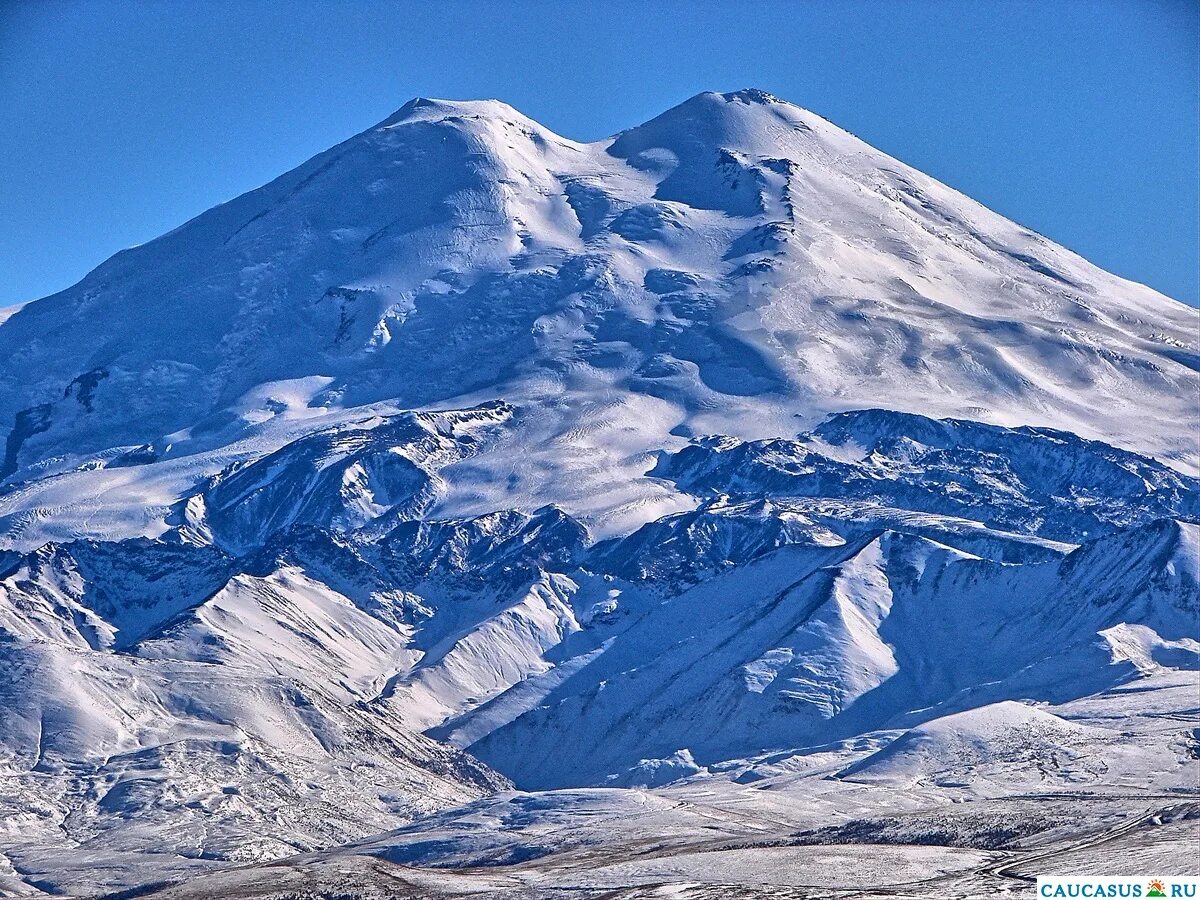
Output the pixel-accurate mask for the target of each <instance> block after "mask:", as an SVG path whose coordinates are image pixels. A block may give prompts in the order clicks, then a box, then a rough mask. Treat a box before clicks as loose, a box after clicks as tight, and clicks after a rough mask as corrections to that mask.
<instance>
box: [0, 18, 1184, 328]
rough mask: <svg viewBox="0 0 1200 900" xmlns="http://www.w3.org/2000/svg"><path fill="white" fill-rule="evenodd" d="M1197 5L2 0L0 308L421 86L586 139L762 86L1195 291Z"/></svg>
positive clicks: (254, 180)
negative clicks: (490, 101) (491, 101)
mask: <svg viewBox="0 0 1200 900" xmlns="http://www.w3.org/2000/svg"><path fill="white" fill-rule="evenodd" d="M1198 47H1200V4H1196V3H1195V2H1193V0H1179V2H1155V0H1089V2H1084V0H1069V2H1054V0H1042V2H1019V3H1015V2H1003V0H1000V2H962V3H951V2H935V0H927V2H921V3H918V2H903V0H894V2H886V3H885V2H882V0H879V2H861V3H854V2H824V3H819V4H811V5H810V4H800V3H784V2H775V3H770V2H760V3H740V2H736V3H735V2H727V3H708V2H700V0H696V2H688V3H684V2H662V0H659V2H652V0H647V2H644V3H626V2H603V3H583V2H579V3H576V2H556V3H549V2H546V3H536V2H528V3H520V4H518V3H516V2H512V3H506V2H491V3H488V2H465V3H464V2H453V0H450V2H446V0H442V2H438V3H434V2H428V3H412V4H408V3H386V2H370V3H368V2H349V0H345V2H340V3H335V2H307V3H306V2H301V0H289V2H266V0H261V2H256V0H234V2H222V0H204V2H192V0H187V2H184V0H178V2H165V0H145V2H138V3H131V2H127V0H111V2H83V0H77V2H55V0H28V2H18V0H0V160H2V161H3V162H2V165H3V177H2V178H0V307H3V306H6V305H9V304H11V303H15V302H19V301H23V300H29V299H33V298H35V297H39V296H42V295H44V294H48V293H52V292H54V291H56V290H60V289H62V288H64V287H67V286H69V285H70V284H72V283H74V282H75V281H77V280H78V279H79V278H80V277H82V276H83V275H84V274H85V273H86V272H87V271H88V270H89V269H91V268H93V267H94V266H95V265H96V264H98V263H100V262H101V261H102V260H104V259H105V258H107V257H108V256H109V255H111V254H112V253H114V252H115V251H117V250H119V249H121V248H122V247H125V246H128V245H131V244H135V243H141V242H143V241H146V240H148V239H150V238H152V237H155V236H156V235H158V234H161V233H162V232H164V231H167V230H169V229H171V228H173V227H175V226H176V225H178V224H180V223H181V222H183V221H184V220H186V219H188V218H190V217H191V216H193V215H196V214H197V213H200V212H202V211H203V210H205V209H207V208H208V207H210V206H212V205H213V204H215V203H217V202H219V201H222V200H226V199H228V198H230V197H233V196H235V195H237V194H239V193H241V192H243V191H245V190H247V189H249V188H252V187H255V186H257V185H259V184H261V183H263V182H266V181H268V180H270V179H271V178H273V177H274V176H276V175H278V174H280V173H282V172H283V171H285V170H287V169H289V168H291V167H293V166H295V165H297V164H298V163H300V162H302V161H304V160H305V159H307V158H308V157H310V156H312V155H313V154H314V153H317V152H318V151H320V150H323V149H324V148H326V147H328V146H330V145H332V144H334V143H336V142H338V141H340V140H342V139H344V138H346V137H348V136H349V135H351V134H353V133H355V132H357V131H361V130H362V129H364V128H366V127H368V126H370V125H372V124H373V123H375V122H376V121H378V120H380V119H383V118H384V117H386V116H387V115H388V114H390V113H391V112H392V111H393V110H394V109H396V108H397V107H399V106H401V105H402V104H403V103H404V102H405V101H406V100H408V99H409V98H411V97H413V96H432V97H449V98H457V99H461V98H474V97H499V98H500V99H503V100H506V101H508V102H509V103H511V104H512V105H514V106H516V107H517V108H518V109H520V110H522V111H523V112H525V113H526V114H528V115H530V116H532V117H533V118H535V119H538V120H539V121H541V122H542V123H544V124H545V125H547V126H548V127H550V128H552V129H554V130H555V131H558V132H559V133H561V134H564V135H567V136H569V137H573V138H577V139H595V138H599V137H602V136H604V135H607V134H611V133H613V132H615V131H618V130H620V129H622V128H626V127H629V126H632V125H634V124H637V123H640V122H642V121H644V120H645V119H647V118H650V117H651V116H653V115H655V114H657V113H659V112H661V111H662V110H664V109H666V108H667V107H669V106H672V105H674V104H675V103H677V102H679V101H681V100H683V99H685V98H686V97H688V96H691V95H692V94H695V93H698V92H699V91H701V90H714V89H715V90H734V89H737V88H741V87H751V86H752V87H759V88H763V89H765V90H768V91H770V92H772V93H775V94H778V95H780V96H782V97H784V98H786V99H788V100H791V101H793V102H795V103H798V104H800V105H801V106H805V107H808V108H809V109H812V110H813V111H815V112H817V113H820V114H821V115H823V116H825V117H826V118H829V119H831V120H833V121H834V122H836V123H837V124H839V125H841V126H842V127H844V128H848V129H849V130H851V131H853V132H854V133H856V134H858V135H859V136H860V137H862V138H864V139H865V140H867V141H868V142H870V143H872V144H874V145H875V146H877V147H879V148H881V149H883V150H885V151H887V152H888V153H890V154H892V155H893V156H896V157H899V158H900V159H902V160H904V161H905V162H907V163H910V164H912V165H914V166H916V167H917V168H919V169H922V170H923V171H925V172H927V173H929V174H931V175H933V176H934V177H936V178H939V179H941V180H942V181H944V182H946V183H948V184H950V185H952V186H953V187H956V188H958V189H960V190H962V191H964V192H966V193H967V194H970V195H971V196H973V197H975V198H976V199H978V200H980V201H982V202H983V203H985V204H987V205H989V206H991V207H992V208H994V209H996V210H998V211H999V212H1001V213H1004V214H1005V215H1007V216H1009V217H1010V218H1013V219H1015V220H1017V221H1018V222H1020V223H1022V224H1024V225H1027V226H1029V227H1031V228H1034V229H1036V230H1037V231H1039V232H1041V233H1043V234H1045V235H1047V236H1049V237H1051V238H1053V239H1055V240H1057V241H1059V242H1061V243H1063V244H1065V245H1067V246H1068V247H1071V248H1072V249H1074V250H1077V251H1078V252H1080V253H1082V254H1083V255H1084V256H1086V257H1088V258H1089V259H1091V260H1092V261H1094V262H1096V263H1098V264H1099V265H1101V266H1103V267H1105V268H1108V269H1111V270H1112V271H1114V272H1116V273H1118V274H1120V275H1123V276H1126V277H1128V278H1133V279H1135V280H1138V281H1142V282H1145V283H1146V284H1149V285H1151V286H1153V287H1155V288H1158V289H1159V290H1161V291H1163V292H1164V293H1166V294H1169V295H1171V296H1173V297H1176V298H1178V299H1181V300H1185V301H1187V302H1190V303H1193V304H1200V273H1198V271H1197V267H1198V252H1200V223H1198V217H1200V197H1198V184H1197V182H1198V167H1200V162H1198V153H1200V137H1198V132H1200V96H1198V94H1200V89H1198V86H1197V78H1198V66H1200V49H1198Z"/></svg>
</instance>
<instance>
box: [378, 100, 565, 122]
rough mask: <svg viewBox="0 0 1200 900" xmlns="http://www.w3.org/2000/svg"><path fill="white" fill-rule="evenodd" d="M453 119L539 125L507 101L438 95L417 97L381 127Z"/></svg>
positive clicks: (389, 117) (388, 118) (387, 119)
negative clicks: (446, 97)
mask: <svg viewBox="0 0 1200 900" xmlns="http://www.w3.org/2000/svg"><path fill="white" fill-rule="evenodd" d="M449 118H462V119H467V118H472V119H487V120H499V121H503V122H517V121H519V122H521V123H524V124H528V125H536V123H535V122H534V121H533V120H532V119H530V118H529V117H528V116H526V115H525V114H523V113H521V112H520V111H519V110H517V109H515V108H514V107H512V106H510V105H509V104H507V103H505V102H504V101H503V100H494V99H486V100H442V99H438V98H436V97H414V98H413V99H411V100H409V101H408V102H407V103H405V104H404V105H403V106H401V107H400V108H399V109H398V110H396V111H395V112H394V113H392V114H391V115H390V116H388V117H387V118H386V119H384V120H383V121H382V122H381V123H380V124H379V127H380V128H389V127H391V126H393V125H401V124H406V123H409V122H436V121H440V120H442V119H449ZM537 127H538V128H539V129H540V128H541V126H537Z"/></svg>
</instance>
